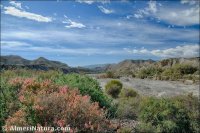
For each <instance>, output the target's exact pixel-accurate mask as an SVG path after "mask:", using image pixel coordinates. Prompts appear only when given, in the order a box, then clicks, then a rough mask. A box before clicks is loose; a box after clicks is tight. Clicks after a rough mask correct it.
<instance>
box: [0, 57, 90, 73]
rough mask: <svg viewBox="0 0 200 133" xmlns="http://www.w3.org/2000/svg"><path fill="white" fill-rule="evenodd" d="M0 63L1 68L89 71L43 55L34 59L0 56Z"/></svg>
mask: <svg viewBox="0 0 200 133" xmlns="http://www.w3.org/2000/svg"><path fill="white" fill-rule="evenodd" d="M0 64H1V69H15V68H27V69H36V70H61V71H63V72H64V73H68V72H89V71H90V70H89V69H86V68H81V67H76V68H73V67H69V66H68V65H67V64H65V63H62V62H59V61H52V60H48V59H46V58H44V57H39V58H37V59H35V60H27V59H24V58H22V57H20V56H16V55H8V56H0Z"/></svg>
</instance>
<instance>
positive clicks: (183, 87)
mask: <svg viewBox="0 0 200 133" xmlns="http://www.w3.org/2000/svg"><path fill="white" fill-rule="evenodd" d="M97 80H98V82H99V83H100V85H101V87H102V88H104V87H105V85H106V83H107V82H108V81H110V80H112V79H111V78H104V79H97ZM119 80H120V81H121V82H122V83H123V85H124V87H127V88H133V89H135V90H137V91H138V92H139V93H140V94H142V95H148V96H156V97H165V96H167V97H170V96H176V95H180V94H187V93H193V95H195V96H198V95H199V84H190V83H183V82H180V81H160V80H151V79H138V78H127V77H122V78H120V79H119Z"/></svg>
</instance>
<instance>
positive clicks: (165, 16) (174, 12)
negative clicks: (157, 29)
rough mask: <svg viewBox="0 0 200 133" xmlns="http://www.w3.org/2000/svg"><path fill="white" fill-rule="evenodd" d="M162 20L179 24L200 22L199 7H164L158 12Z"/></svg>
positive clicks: (186, 24) (157, 15) (185, 24)
mask: <svg viewBox="0 0 200 133" xmlns="http://www.w3.org/2000/svg"><path fill="white" fill-rule="evenodd" d="M156 17H159V18H160V19H161V20H164V21H167V22H168V23H170V24H174V25H178V26H188V25H195V24H199V7H198V6H194V7H191V8H187V9H170V8H166V9H162V10H161V11H160V12H159V13H157V14H156Z"/></svg>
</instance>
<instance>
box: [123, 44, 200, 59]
mask: <svg viewBox="0 0 200 133" xmlns="http://www.w3.org/2000/svg"><path fill="white" fill-rule="evenodd" d="M124 50H125V51H126V52H128V53H130V54H147V55H154V56H158V57H164V58H172V57H197V56H199V45H184V46H176V47H175V48H168V49H163V50H161V49H155V50H147V49H144V48H142V49H128V48H124Z"/></svg>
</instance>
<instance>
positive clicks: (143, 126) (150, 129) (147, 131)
mask: <svg viewBox="0 0 200 133" xmlns="http://www.w3.org/2000/svg"><path fill="white" fill-rule="evenodd" d="M135 132H136V133H156V128H155V127H154V126H152V124H151V123H143V122H141V123H139V124H138V125H137V126H136V128H135Z"/></svg>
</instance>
